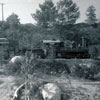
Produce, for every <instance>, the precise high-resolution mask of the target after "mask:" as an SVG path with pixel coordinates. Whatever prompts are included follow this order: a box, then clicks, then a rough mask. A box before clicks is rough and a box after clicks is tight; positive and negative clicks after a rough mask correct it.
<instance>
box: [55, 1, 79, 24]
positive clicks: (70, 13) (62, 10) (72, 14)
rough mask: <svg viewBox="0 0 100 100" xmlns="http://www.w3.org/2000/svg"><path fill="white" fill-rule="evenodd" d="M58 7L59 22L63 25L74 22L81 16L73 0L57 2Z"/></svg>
mask: <svg viewBox="0 0 100 100" xmlns="http://www.w3.org/2000/svg"><path fill="white" fill-rule="evenodd" d="M57 9H58V18H57V22H58V23H59V24H61V25H68V24H74V23H75V22H76V20H77V19H78V18H79V15H80V12H79V8H78V7H77V5H76V3H74V2H73V1H72V0H60V1H59V2H58V3H57Z"/></svg>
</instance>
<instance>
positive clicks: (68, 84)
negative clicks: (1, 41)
mask: <svg viewBox="0 0 100 100" xmlns="http://www.w3.org/2000/svg"><path fill="white" fill-rule="evenodd" d="M20 78H21V77H20ZM16 80H18V76H17V77H16V76H12V75H7V74H6V72H5V70H4V69H3V68H0V100H11V99H12V97H13V94H14V91H15V90H16V88H17V87H18V86H19V85H20V82H21V81H20V80H18V81H19V84H17V83H18V81H17V83H16ZM32 81H33V82H35V81H38V82H39V81H46V82H56V83H57V84H58V85H59V87H60V88H61V90H62V94H65V96H67V100H100V82H99V81H90V80H85V79H79V78H72V77H68V76H66V75H64V74H61V75H46V74H43V73H41V72H40V73H38V74H36V73H35V74H34V75H33V76H32ZM66 94H67V95H66ZM63 100H66V99H63Z"/></svg>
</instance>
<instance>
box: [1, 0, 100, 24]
mask: <svg viewBox="0 0 100 100" xmlns="http://www.w3.org/2000/svg"><path fill="white" fill-rule="evenodd" d="M53 1H54V2H57V1H58V0H53ZM43 2H44V0H0V3H5V5H4V19H5V20H6V18H7V17H8V16H9V15H11V14H12V13H15V14H17V15H18V16H19V18H20V22H21V23H34V19H33V18H32V17H31V13H35V11H36V9H38V8H39V3H43ZM73 2H76V4H77V5H78V6H79V7H80V12H81V16H80V19H79V20H78V22H83V21H84V20H85V19H86V16H85V13H86V9H87V8H88V7H89V6H90V5H94V6H95V8H96V14H97V18H100V10H99V9H100V0H73ZM1 16H2V15H1V7H0V20H1V19H2V18H1Z"/></svg>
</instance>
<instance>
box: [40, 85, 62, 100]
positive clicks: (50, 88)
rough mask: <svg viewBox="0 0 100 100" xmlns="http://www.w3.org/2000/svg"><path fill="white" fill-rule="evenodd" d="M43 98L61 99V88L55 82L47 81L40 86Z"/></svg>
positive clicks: (45, 99)
mask: <svg viewBox="0 0 100 100" xmlns="http://www.w3.org/2000/svg"><path fill="white" fill-rule="evenodd" d="M41 93H42V96H43V99H44V100H61V90H60V88H59V87H58V85H57V84H55V83H47V84H45V85H43V87H42V88H41Z"/></svg>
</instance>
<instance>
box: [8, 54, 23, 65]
mask: <svg viewBox="0 0 100 100" xmlns="http://www.w3.org/2000/svg"><path fill="white" fill-rule="evenodd" d="M23 60H24V57H23V56H14V57H13V58H11V60H10V61H9V63H12V64H15V63H21V62H22V61H23Z"/></svg>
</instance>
